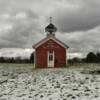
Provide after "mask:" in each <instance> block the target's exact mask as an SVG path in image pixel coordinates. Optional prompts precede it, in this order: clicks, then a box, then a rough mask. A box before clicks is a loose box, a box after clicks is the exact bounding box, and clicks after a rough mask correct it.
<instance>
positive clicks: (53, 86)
mask: <svg viewBox="0 0 100 100" xmlns="http://www.w3.org/2000/svg"><path fill="white" fill-rule="evenodd" d="M99 67H100V66H99V65H85V66H82V67H77V68H76V66H73V67H70V68H59V69H36V70H35V69H33V65H23V64H22V65H20V64H19V65H16V64H8V65H7V64H0V100H100V68H99Z"/></svg>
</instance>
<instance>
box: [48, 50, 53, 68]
mask: <svg viewBox="0 0 100 100" xmlns="http://www.w3.org/2000/svg"><path fill="white" fill-rule="evenodd" d="M50 53H51V51H50V50H48V51H47V67H48V68H53V67H54V50H52V56H53V61H52V62H51V63H52V65H50V57H49V56H50Z"/></svg>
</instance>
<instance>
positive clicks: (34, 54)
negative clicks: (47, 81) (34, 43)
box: [34, 50, 36, 68]
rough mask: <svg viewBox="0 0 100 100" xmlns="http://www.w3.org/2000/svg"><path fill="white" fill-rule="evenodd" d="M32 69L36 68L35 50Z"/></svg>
mask: <svg viewBox="0 0 100 100" xmlns="http://www.w3.org/2000/svg"><path fill="white" fill-rule="evenodd" d="M34 68H36V50H35V51H34Z"/></svg>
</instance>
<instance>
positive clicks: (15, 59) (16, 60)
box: [0, 52, 34, 64]
mask: <svg viewBox="0 0 100 100" xmlns="http://www.w3.org/2000/svg"><path fill="white" fill-rule="evenodd" d="M0 63H26V64H27V63H34V52H32V53H31V55H30V58H23V59H22V58H21V57H20V56H19V57H0Z"/></svg>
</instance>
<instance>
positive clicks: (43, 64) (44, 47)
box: [33, 21, 68, 68]
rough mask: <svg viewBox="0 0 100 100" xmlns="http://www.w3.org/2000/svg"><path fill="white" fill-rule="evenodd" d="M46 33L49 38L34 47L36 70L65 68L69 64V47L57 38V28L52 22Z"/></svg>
mask: <svg viewBox="0 0 100 100" xmlns="http://www.w3.org/2000/svg"><path fill="white" fill-rule="evenodd" d="M45 31H46V32H47V37H46V38H44V39H43V40H41V41H40V42H38V43H37V44H35V45H34V46H33V48H34V49H35V53H34V57H35V58H34V60H35V68H47V67H49V68H51V67H64V66H65V65H66V64H67V49H68V46H67V45H66V44H64V43H63V42H61V41H60V40H58V39H57V38H56V37H55V32H56V31H57V28H56V27H55V26H54V25H53V24H52V22H51V21H50V24H49V25H48V26H47V27H46V28H45Z"/></svg>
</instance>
